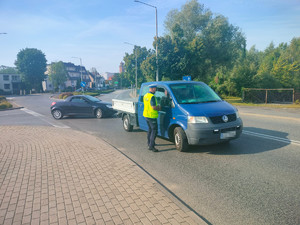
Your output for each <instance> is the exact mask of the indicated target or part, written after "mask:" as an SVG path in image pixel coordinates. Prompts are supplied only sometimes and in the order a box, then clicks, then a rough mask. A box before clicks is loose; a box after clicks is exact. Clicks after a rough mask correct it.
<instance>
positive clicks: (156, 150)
mask: <svg viewBox="0 0 300 225" xmlns="http://www.w3.org/2000/svg"><path fill="white" fill-rule="evenodd" d="M149 150H151V151H152V152H158V149H156V148H155V147H153V148H150V147H149Z"/></svg>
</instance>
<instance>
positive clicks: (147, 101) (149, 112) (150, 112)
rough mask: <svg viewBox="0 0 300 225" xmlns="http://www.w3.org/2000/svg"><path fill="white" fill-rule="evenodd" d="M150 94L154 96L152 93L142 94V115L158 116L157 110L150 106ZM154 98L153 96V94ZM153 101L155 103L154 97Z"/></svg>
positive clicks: (148, 116)
mask: <svg viewBox="0 0 300 225" xmlns="http://www.w3.org/2000/svg"><path fill="white" fill-rule="evenodd" d="M152 96H154V94H151V93H147V94H145V95H144V112H143V116H144V117H147V118H153V119H155V118H158V111H157V110H154V109H153V108H152V106H151V98H152ZM154 98H155V96H154ZM155 103H156V105H157V101H156V98H155Z"/></svg>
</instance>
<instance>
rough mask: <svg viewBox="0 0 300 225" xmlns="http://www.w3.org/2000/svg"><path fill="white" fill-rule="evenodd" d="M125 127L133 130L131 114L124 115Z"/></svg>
mask: <svg viewBox="0 0 300 225" xmlns="http://www.w3.org/2000/svg"><path fill="white" fill-rule="evenodd" d="M123 127H124V130H126V131H127V132H131V131H132V129H133V126H132V125H131V124H130V118H129V115H125V116H124V117H123Z"/></svg>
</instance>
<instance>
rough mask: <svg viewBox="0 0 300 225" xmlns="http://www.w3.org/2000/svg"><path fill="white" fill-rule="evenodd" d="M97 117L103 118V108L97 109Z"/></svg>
mask: <svg viewBox="0 0 300 225" xmlns="http://www.w3.org/2000/svg"><path fill="white" fill-rule="evenodd" d="M96 117H97V119H101V118H102V117H103V112H102V110H101V109H97V110H96Z"/></svg>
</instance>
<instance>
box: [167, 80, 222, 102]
mask: <svg viewBox="0 0 300 225" xmlns="http://www.w3.org/2000/svg"><path fill="white" fill-rule="evenodd" d="M170 88H171V89H172V92H173V94H174V95H175V98H176V100H177V102H178V103H179V104H197V103H206V102H218V101H222V99H221V98H220V97H219V96H218V95H217V94H216V93H215V92H214V91H213V90H212V89H211V88H210V87H208V86H207V85H205V84H201V83H196V84H195V83H194V84H192V83H186V84H172V85H170Z"/></svg>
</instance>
